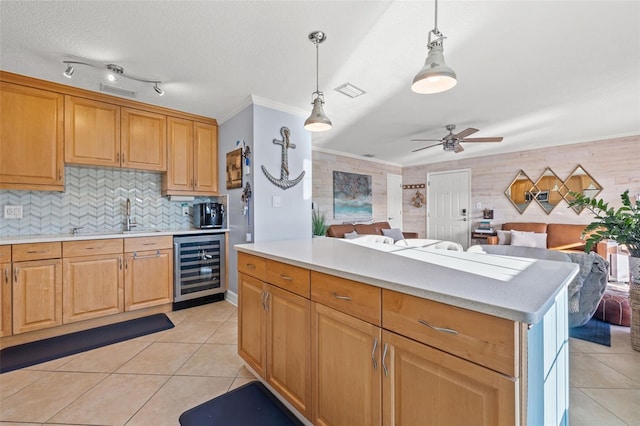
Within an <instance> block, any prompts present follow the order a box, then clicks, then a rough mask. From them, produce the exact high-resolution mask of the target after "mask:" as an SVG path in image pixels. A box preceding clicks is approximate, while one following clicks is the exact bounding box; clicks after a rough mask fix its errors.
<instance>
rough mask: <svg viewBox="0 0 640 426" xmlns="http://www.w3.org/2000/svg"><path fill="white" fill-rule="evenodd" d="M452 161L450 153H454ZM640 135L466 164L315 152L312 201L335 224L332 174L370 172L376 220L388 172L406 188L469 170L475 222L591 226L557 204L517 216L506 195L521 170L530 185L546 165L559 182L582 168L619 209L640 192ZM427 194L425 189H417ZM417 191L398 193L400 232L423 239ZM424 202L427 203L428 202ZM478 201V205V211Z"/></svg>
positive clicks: (383, 212) (383, 213) (383, 206)
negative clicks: (487, 215)
mask: <svg viewBox="0 0 640 426" xmlns="http://www.w3.org/2000/svg"><path fill="white" fill-rule="evenodd" d="M452 157H453V154H452ZM639 158H640V135H636V136H630V137H623V138H616V139H606V140H599V141H593V142H585V143H579V144H571V145H564V146H558V147H553V148H541V149H534V150H527V151H521V152H514V153H507V154H501V155H494V156H486V157H479V158H473V159H466V160H455V159H452V161H446V162H441V163H434V164H423V165H419V166H411V167H405V168H402V167H399V166H393V165H388V164H385V163H380V162H374V161H368V160H363V159H357V158H352V157H346V156H341V155H336V154H328V153H325V152H320V151H313V201H314V203H316V205H317V206H318V207H319V208H320V209H321V210H324V211H326V213H327V217H328V218H329V222H330V223H337V222H338V221H335V220H333V171H334V170H338V171H344V172H349V173H361V174H370V175H372V176H373V179H372V180H373V218H374V220H375V221H380V220H386V217H387V184H386V182H387V179H386V175H387V174H388V173H393V174H402V181H403V183H404V184H416V183H425V182H426V179H427V173H429V172H439V171H444V170H458V169H470V170H471V181H472V182H471V218H472V221H473V222H474V223H475V222H478V221H480V220H481V218H482V209H483V208H492V209H493V210H494V219H493V223H494V224H500V223H504V222H546V223H585V224H586V223H589V222H591V220H592V216H591V215H590V214H589V213H588V212H587V211H583V212H582V213H581V214H580V215H576V214H575V213H574V212H573V210H571V209H569V208H568V205H567V203H566V202H564V201H563V202H561V203H560V204H559V205H558V206H557V207H556V208H555V209H554V210H553V211H552V212H551V214H550V215H547V214H546V213H545V212H544V211H543V210H542V209H541V208H540V206H538V205H537V204H535V203H534V204H532V205H530V206H529V207H528V208H527V210H525V212H524V214H522V215H521V214H519V213H518V211H517V210H516V209H515V208H514V207H513V205H512V204H511V203H510V202H509V200H508V199H507V198H506V197H505V195H504V191H505V189H506V188H507V186H508V185H509V184H510V183H511V181H512V180H513V178H514V177H515V176H516V174H517V173H518V171H519V170H520V169H522V170H524V171H525V173H527V175H529V177H531V179H533V180H534V181H535V180H537V179H538V177H539V176H540V175H541V174H542V172H543V171H544V169H545V167H547V166H548V167H550V168H551V169H552V170H553V171H554V172H555V173H556V174H557V175H558V177H559V178H560V179H563V180H564V179H566V178H567V176H568V175H569V174H570V173H571V172H572V171H573V169H574V168H575V167H576V166H577V165H578V164H581V165H582V166H583V167H584V169H585V170H587V171H588V172H589V173H590V174H591V176H593V177H594V178H595V180H596V181H598V182H599V183H600V185H602V186H603V188H604V190H603V191H602V193H601V194H600V197H602V198H604V199H605V200H606V201H609V202H611V203H612V205H615V206H619V205H620V194H621V193H622V192H624V190H626V189H629V191H630V193H631V194H632V195H634V196H635V194H638V193H640V167H639V166H638V159H639ZM421 192H422V193H423V194H425V195H426V192H425V190H421ZM414 194H415V190H403V191H402V204H403V229H404V230H405V231H415V232H418V233H419V234H420V237H421V238H424V237H425V236H426V212H427V210H426V206H423V207H420V208H416V207H414V206H412V205H411V197H412V196H413V195H414ZM427 202H428V200H427ZM478 202H480V203H481V204H482V207H481V208H480V209H478V208H476V203H478Z"/></svg>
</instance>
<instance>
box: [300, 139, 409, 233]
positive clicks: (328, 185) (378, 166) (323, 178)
mask: <svg viewBox="0 0 640 426" xmlns="http://www.w3.org/2000/svg"><path fill="white" fill-rule="evenodd" d="M312 159H313V160H312V161H313V189H312V191H313V202H314V203H315V204H316V206H317V207H316V208H319V209H320V210H321V211H325V213H326V214H327V221H328V222H329V224H333V223H342V221H341V220H335V219H334V218H333V172H334V171H339V172H348V173H358V174H361V175H371V184H372V186H373V188H372V195H373V220H374V221H375V222H378V221H386V220H387V174H389V173H391V174H395V175H402V167H400V166H394V165H389V164H385V163H381V162H375V161H367V160H360V159H358V158H352V157H346V156H342V155H337V154H330V153H326V152H320V151H313V157H312ZM403 204H404V200H403ZM407 230H409V229H407Z"/></svg>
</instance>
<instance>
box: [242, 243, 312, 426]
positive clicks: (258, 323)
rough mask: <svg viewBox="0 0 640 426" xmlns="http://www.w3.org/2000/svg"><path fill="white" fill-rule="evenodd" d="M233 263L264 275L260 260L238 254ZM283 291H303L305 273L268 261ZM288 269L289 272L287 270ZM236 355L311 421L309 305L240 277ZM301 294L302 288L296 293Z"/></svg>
mask: <svg viewBox="0 0 640 426" xmlns="http://www.w3.org/2000/svg"><path fill="white" fill-rule="evenodd" d="M238 265H239V268H240V269H245V270H247V269H248V271H249V272H250V273H253V274H256V275H258V276H261V277H264V276H265V272H266V271H265V269H262V268H261V267H260V266H266V264H265V261H264V260H263V259H259V258H255V259H252V256H247V255H244V254H243V255H242V256H239V259H238ZM270 265H271V266H273V270H271V269H269V274H270V275H271V276H272V277H274V279H275V280H276V282H280V281H282V282H283V285H284V286H285V287H287V286H290V287H292V288H293V289H296V290H301V289H304V286H305V282H306V289H307V290H306V292H307V294H308V292H309V271H307V270H303V269H302V268H299V269H300V270H301V271H302V272H304V273H299V274H298V273H296V272H300V271H296V270H295V268H296V267H291V266H289V265H284V264H282V263H280V262H273V263H271V262H270ZM292 268H294V269H292ZM238 289H239V299H238V300H239V303H238V312H239V315H240V317H242V318H243V320H242V321H239V322H238V354H239V355H240V356H241V357H242V358H243V359H244V360H245V361H246V362H247V364H248V365H249V366H250V367H251V368H252V369H253V370H254V371H255V372H256V373H257V374H259V375H260V376H261V377H263V378H264V379H265V380H266V381H267V383H269V384H270V385H271V386H272V387H273V388H274V389H275V390H276V391H277V392H278V393H279V394H280V395H281V396H283V397H284V398H285V399H286V400H287V401H288V402H289V403H290V404H291V405H293V407H295V409H296V410H297V411H298V412H300V413H301V414H302V415H303V416H305V417H306V418H308V419H311V410H312V403H311V401H312V399H311V338H310V335H309V330H310V327H311V302H310V301H309V299H308V298H305V297H302V296H299V295H297V294H295V293H293V292H291V291H289V290H287V289H285V288H280V287H279V286H275V285H271V284H268V283H266V282H263V281H261V280H259V279H258V278H256V277H252V276H249V275H247V274H246V273H242V272H241V273H240V274H239V277H238ZM302 291H304V290H302Z"/></svg>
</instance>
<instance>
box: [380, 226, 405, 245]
mask: <svg viewBox="0 0 640 426" xmlns="http://www.w3.org/2000/svg"><path fill="white" fill-rule="evenodd" d="M382 234H383V235H384V236H386V237H391V238H393V242H394V243H395V242H396V241H400V240H404V235H402V231H401V230H400V228H391V229H383V230H382Z"/></svg>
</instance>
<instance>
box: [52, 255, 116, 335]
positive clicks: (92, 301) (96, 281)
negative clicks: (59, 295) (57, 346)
mask: <svg viewBox="0 0 640 426" xmlns="http://www.w3.org/2000/svg"><path fill="white" fill-rule="evenodd" d="M63 271H64V280H63V286H62V288H63V294H64V302H63V307H62V322H63V323H64V324H67V323H71V322H76V321H82V320H86V319H90V318H97V317H101V316H105V315H111V314H117V313H119V312H123V311H124V288H123V268H122V255H121V254H120V255H113V254H109V255H99V256H81V257H72V258H68V259H64V261H63Z"/></svg>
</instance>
